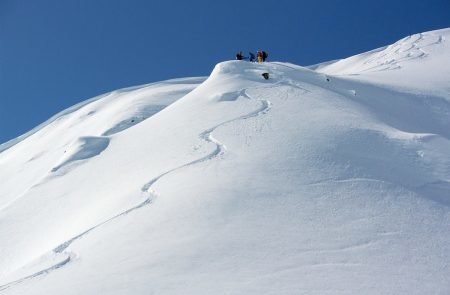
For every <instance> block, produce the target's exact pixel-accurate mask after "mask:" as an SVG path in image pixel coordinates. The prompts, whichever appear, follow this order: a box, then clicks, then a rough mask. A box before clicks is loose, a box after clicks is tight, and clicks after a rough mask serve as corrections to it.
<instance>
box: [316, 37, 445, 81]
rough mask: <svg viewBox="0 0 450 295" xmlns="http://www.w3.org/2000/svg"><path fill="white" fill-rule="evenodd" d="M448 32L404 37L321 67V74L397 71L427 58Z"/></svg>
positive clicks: (319, 67) (319, 68)
mask: <svg viewBox="0 0 450 295" xmlns="http://www.w3.org/2000/svg"><path fill="white" fill-rule="evenodd" d="M446 33H448V31H446V30H443V31H442V32H439V31H436V32H431V33H420V34H415V35H411V36H408V37H405V38H403V39H401V40H399V41H397V42H395V43H394V44H392V45H389V46H386V47H382V48H379V49H375V50H372V51H369V52H366V53H362V54H359V55H355V56H352V57H349V58H347V59H343V60H339V61H336V62H334V63H331V64H325V65H323V66H321V65H318V66H317V67H316V68H318V70H319V71H321V72H326V73H328V74H340V75H352V74H362V73H365V72H380V71H387V70H398V69H401V68H402V63H403V62H407V61H415V62H418V61H419V60H420V59H422V58H426V57H427V56H428V52H427V49H428V48H430V47H437V46H440V45H441V44H442V43H443V42H444V41H445V36H444V35H445V34H446Z"/></svg>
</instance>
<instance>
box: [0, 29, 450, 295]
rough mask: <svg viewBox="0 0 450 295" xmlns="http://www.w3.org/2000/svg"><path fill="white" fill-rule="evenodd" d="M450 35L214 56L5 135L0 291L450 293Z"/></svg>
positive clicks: (444, 32) (0, 208) (0, 191)
mask: <svg viewBox="0 0 450 295" xmlns="http://www.w3.org/2000/svg"><path fill="white" fill-rule="evenodd" d="M449 32H450V30H440V31H434V32H428V33H423V34H418V35H414V36H411V37H408V38H405V39H402V40H400V41H399V42H397V43H395V44H393V45H391V46H388V47H386V48H384V49H380V50H375V51H372V52H369V53H365V54H362V55H359V56H355V57H350V58H348V59H345V60H341V61H338V62H334V63H327V64H322V65H321V66H319V67H316V68H315V69H316V71H313V70H311V69H308V68H304V67H300V66H296V65H293V64H288V63H276V62H274V63H264V64H254V63H248V62H242V61H229V62H223V63H219V64H218V65H217V66H216V67H215V69H214V70H213V72H212V73H211V75H210V76H209V77H208V78H207V79H204V78H187V79H177V80H170V81H165V82H160V83H153V84H149V85H145V86H140V87H134V88H129V89H126V90H121V91H115V92H111V93H109V94H107V95H105V96H100V97H98V98H95V99H91V100H89V101H87V102H85V103H82V104H80V105H78V106H76V107H73V108H71V109H69V110H67V111H65V112H63V113H61V114H60V115H57V116H55V117H54V118H52V119H51V120H49V121H48V122H47V123H45V124H43V125H41V126H40V127H39V128H38V129H35V130H34V131H31V132H30V133H29V134H27V135H26V136H23V137H20V138H18V139H17V140H13V141H12V142H10V143H7V144H6V145H3V148H2V151H1V152H0V166H1V168H2V169H0V179H2V182H1V185H0V237H1V239H0V292H1V293H2V294H448V293H450V283H449V282H450V281H449V279H448V278H449V277H450V255H449V253H450V238H449V237H450V226H449V225H450V131H449V130H450V92H449V91H448V90H449V88H448V85H447V84H445V83H444V81H445V80H446V81H448V78H449V77H450V76H449V75H447V74H448V73H449V72H448V70H447V69H448V68H449V66H450V64H448V62H449V60H450V58H449V57H450V56H449V52H450V51H449V49H450V47H449V45H448V44H447V42H446V40H448V38H449V37H450V36H449V34H450V33H449ZM422 53H423V54H422ZM393 60H394V61H393ZM437 64H440V65H445V64H447V67H442V66H440V67H437V66H436V65H437ZM422 68H423V69H426V70H427V71H426V73H424V72H423V71H421V70H419V69H422ZM263 72H269V73H270V77H271V78H270V79H269V80H264V79H263V78H262V77H261V73H263ZM445 75H447V76H446V77H447V78H443V77H442V76H445ZM396 77H401V79H400V78H399V79H396ZM394 78H395V79H394Z"/></svg>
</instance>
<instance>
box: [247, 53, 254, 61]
mask: <svg viewBox="0 0 450 295" xmlns="http://www.w3.org/2000/svg"><path fill="white" fill-rule="evenodd" d="M248 55H249V58H248V59H249V60H248V61H249V62H254V61H255V55H254V54H253V52H249V53H248Z"/></svg>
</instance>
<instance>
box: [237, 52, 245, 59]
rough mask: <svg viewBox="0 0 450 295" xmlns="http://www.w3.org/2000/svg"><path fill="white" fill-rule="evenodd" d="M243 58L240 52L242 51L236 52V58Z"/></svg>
mask: <svg viewBox="0 0 450 295" xmlns="http://www.w3.org/2000/svg"><path fill="white" fill-rule="evenodd" d="M243 58H244V55H243V54H242V51H239V52H238V53H236V59H237V60H242V59H243Z"/></svg>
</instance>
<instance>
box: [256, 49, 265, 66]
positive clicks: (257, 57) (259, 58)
mask: <svg viewBox="0 0 450 295" xmlns="http://www.w3.org/2000/svg"><path fill="white" fill-rule="evenodd" d="M256 59H257V60H258V62H259V63H261V62H263V55H262V52H261V50H258V52H256Z"/></svg>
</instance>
